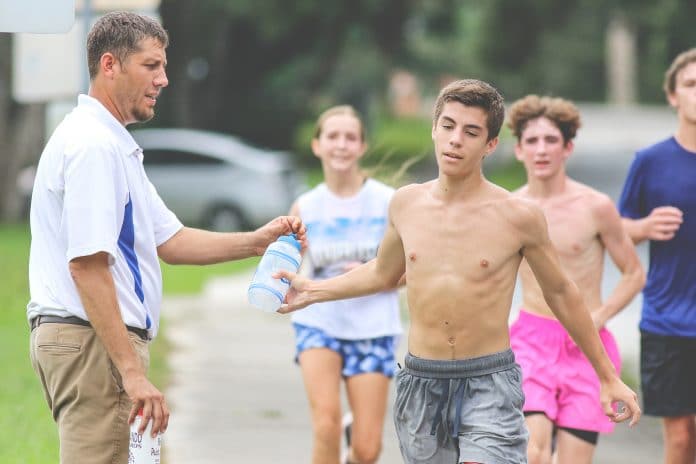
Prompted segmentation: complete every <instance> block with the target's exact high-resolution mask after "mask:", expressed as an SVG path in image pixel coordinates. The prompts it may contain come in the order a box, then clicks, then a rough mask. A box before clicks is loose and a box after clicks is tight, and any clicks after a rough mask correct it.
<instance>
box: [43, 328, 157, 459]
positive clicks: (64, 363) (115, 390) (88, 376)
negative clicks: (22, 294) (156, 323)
mask: <svg viewBox="0 0 696 464" xmlns="http://www.w3.org/2000/svg"><path fill="white" fill-rule="evenodd" d="M128 336H129V338H130V342H131V344H132V345H133V348H134V349H135V351H136V353H137V354H138V356H139V357H140V359H141V361H142V363H143V365H144V366H145V368H146V369H147V367H148V365H149V354H148V346H147V342H146V341H144V340H142V339H141V338H139V337H138V336H137V335H135V334H133V333H131V332H128ZM30 356H31V363H32V366H33V367H34V371H35V372H36V374H37V375H38V376H39V378H40V379H41V384H42V385H43V389H44V395H45V397H46V401H47V402H48V407H49V408H50V409H51V412H52V413H53V419H54V420H55V421H56V423H57V424H58V438H59V440H60V462H61V464H73V463H75V464H77V463H79V464H107V463H108V464H126V463H127V462H128V439H129V427H128V423H127V421H128V413H129V412H130V408H131V405H132V404H131V401H130V399H129V398H128V395H127V394H126V392H125V391H124V390H123V382H122V381H121V375H120V374H119V372H118V370H117V369H116V367H115V366H114V364H113V363H112V362H111V359H110V358H109V356H108V354H107V352H106V349H105V348H104V345H103V344H102V342H101V340H99V338H98V337H97V334H96V332H95V331H94V329H92V328H91V327H85V326H80V325H74V324H55V323H47V324H41V325H40V326H38V327H36V328H35V329H34V330H33V331H32V333H31V344H30Z"/></svg>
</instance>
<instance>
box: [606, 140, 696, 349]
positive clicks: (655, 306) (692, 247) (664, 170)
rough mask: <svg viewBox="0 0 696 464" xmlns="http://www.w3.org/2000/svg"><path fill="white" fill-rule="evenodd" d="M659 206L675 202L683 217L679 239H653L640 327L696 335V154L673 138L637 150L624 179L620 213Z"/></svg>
mask: <svg viewBox="0 0 696 464" xmlns="http://www.w3.org/2000/svg"><path fill="white" fill-rule="evenodd" d="M658 206H674V207H677V208H679V209H680V210H681V211H682V212H683V213H684V222H683V223H682V225H681V227H680V228H679V230H678V231H677V233H676V235H675V236H674V238H672V239H671V240H667V241H650V266H649V269H648V280H647V284H646V285H645V288H644V289H643V313H642V317H641V321H640V328H641V330H644V331H647V332H651V333H655V334H659V335H676V336H680V337H696V153H694V152H689V151H687V150H685V149H684V148H682V147H681V145H679V144H678V143H677V141H676V139H675V138H674V137H670V138H669V139H667V140H664V141H662V142H660V143H657V144H655V145H653V146H650V147H648V148H645V149H644V150H641V151H639V152H638V153H637V154H636V157H635V159H634V160H633V164H632V165H631V168H630V170H629V172H628V177H627V178H626V183H625V184H624V188H623V192H622V193H621V199H620V200H619V210H620V211H621V215H622V216H624V217H628V218H631V219H640V218H643V217H645V216H647V215H648V214H650V212H651V211H652V210H653V209H654V208H657V207H658Z"/></svg>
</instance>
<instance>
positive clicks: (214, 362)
mask: <svg viewBox="0 0 696 464" xmlns="http://www.w3.org/2000/svg"><path fill="white" fill-rule="evenodd" d="M250 278H251V275H247V274H243V275H240V276H234V277H228V278H220V279H214V280H213V281H211V282H210V283H209V284H208V285H207V286H206V289H205V291H204V292H203V294H202V295H201V296H200V297H196V298H177V299H167V300H166V301H165V302H164V308H163V315H164V317H165V318H166V323H167V337H168V339H169V341H170V342H171V344H172V345H173V348H172V355H171V357H170V363H171V369H172V372H173V376H172V383H171V386H170V388H169V389H168V390H167V392H166V394H167V399H168V403H169V405H170V408H171V410H172V416H171V420H170V425H169V430H168V431H167V433H166V434H165V438H164V453H165V456H166V460H167V463H168V464H191V463H193V464H208V463H216V464H217V463H223V462H224V463H227V462H235V463H236V462H239V463H242V462H243V463H254V464H265V463H269V464H270V463H276V462H289V463H309V462H310V458H311V440H312V433H311V424H310V419H309V413H308V405H307V400H306V396H305V392H304V387H303V385H302V378H301V375H300V371H299V369H298V368H297V366H295V364H294V363H293V356H294V339H293V333H292V328H291V326H290V318H289V317H287V316H280V315H276V314H266V313H262V312H261V311H258V310H255V309H253V308H251V307H250V306H248V304H247V303H246V287H247V285H248V283H249V280H250ZM405 349H406V341H405V337H404V340H403V341H402V343H401V347H400V359H403V354H404V351H405ZM392 402H393V388H392V392H391V398H390V400H389V405H390V409H389V411H388V417H387V420H386V425H385V430H384V440H383V441H384V449H383V452H382V456H381V459H380V461H379V462H380V463H400V462H402V460H401V455H400V453H399V448H398V444H397V442H396V435H395V432H394V426H393V424H392V420H391V404H392ZM660 433H661V432H660V426H659V422H658V421H656V420H654V419H651V418H647V417H646V418H644V419H643V421H642V422H641V423H640V424H639V426H638V427H636V428H635V429H633V430H629V429H628V427H626V426H625V425H623V424H622V425H619V426H618V427H617V431H616V432H615V433H614V434H612V435H610V436H607V437H602V438H600V444H599V446H598V449H597V456H596V459H595V462H596V463H601V464H625V463H643V462H660V460H661V436H660Z"/></svg>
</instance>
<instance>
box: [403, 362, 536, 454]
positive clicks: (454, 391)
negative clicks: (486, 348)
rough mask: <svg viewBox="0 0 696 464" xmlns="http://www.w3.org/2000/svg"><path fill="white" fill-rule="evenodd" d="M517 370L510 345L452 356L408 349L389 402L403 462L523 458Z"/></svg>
mask: <svg viewBox="0 0 696 464" xmlns="http://www.w3.org/2000/svg"><path fill="white" fill-rule="evenodd" d="M521 376H522V373H521V371H520V367H519V366H518V365H517V364H515V355H514V354H513V353H512V351H511V350H509V349H508V350H506V351H503V352H500V353H495V354H491V355H487V356H481V357H477V358H470V359H460V360H453V361H449V360H429V359H422V358H417V357H415V356H413V355H411V354H408V355H407V356H406V359H405V366H404V369H402V370H400V371H399V373H398V374H397V375H396V402H395V405H394V422H395V425H396V434H397V436H398V438H399V446H400V447H401V454H402V456H403V458H404V462H406V463H408V464H415V463H428V464H455V463H459V462H481V463H486V464H501V463H504V464H508V463H509V464H520V463H526V462H527V437H528V435H527V429H526V428H525V425H524V415H523V414H522V403H523V402H524V395H523V394H522V385H521Z"/></svg>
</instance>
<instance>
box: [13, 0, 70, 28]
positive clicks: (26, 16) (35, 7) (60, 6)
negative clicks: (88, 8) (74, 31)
mask: <svg viewBox="0 0 696 464" xmlns="http://www.w3.org/2000/svg"><path fill="white" fill-rule="evenodd" d="M74 22H75V0H0V32H33V33H39V34H50V33H59V32H67V31H69V30H70V28H71V27H72V25H73V23H74Z"/></svg>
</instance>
